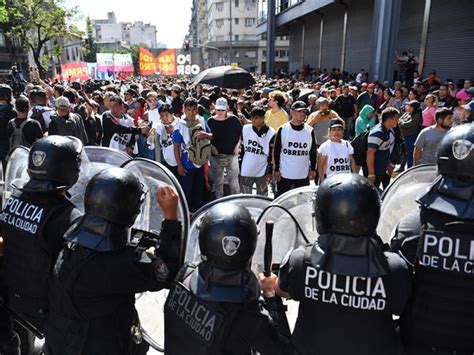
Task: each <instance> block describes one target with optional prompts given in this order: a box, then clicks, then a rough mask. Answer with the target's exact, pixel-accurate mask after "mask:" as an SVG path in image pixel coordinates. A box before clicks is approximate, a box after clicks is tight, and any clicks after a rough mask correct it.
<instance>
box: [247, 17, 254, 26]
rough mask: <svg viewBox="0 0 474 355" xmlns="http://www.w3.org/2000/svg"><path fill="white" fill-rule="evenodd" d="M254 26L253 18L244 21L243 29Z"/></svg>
mask: <svg viewBox="0 0 474 355" xmlns="http://www.w3.org/2000/svg"><path fill="white" fill-rule="evenodd" d="M253 25H255V19H254V18H246V19H245V27H252V26H253Z"/></svg>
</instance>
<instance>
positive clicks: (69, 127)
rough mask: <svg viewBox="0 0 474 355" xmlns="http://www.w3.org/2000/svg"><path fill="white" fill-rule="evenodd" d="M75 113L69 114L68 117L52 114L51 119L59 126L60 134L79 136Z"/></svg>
mask: <svg viewBox="0 0 474 355" xmlns="http://www.w3.org/2000/svg"><path fill="white" fill-rule="evenodd" d="M74 118H75V117H74V114H69V117H68V118H67V119H64V118H62V117H59V116H58V115H51V121H54V123H55V124H56V126H57V129H58V132H59V135H61V136H74V137H77V134H76V130H77V128H76V127H77V121H76V120H75V119H74Z"/></svg>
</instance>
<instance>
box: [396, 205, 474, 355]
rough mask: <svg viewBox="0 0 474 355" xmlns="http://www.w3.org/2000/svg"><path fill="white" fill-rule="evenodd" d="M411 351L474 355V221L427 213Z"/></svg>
mask: <svg viewBox="0 0 474 355" xmlns="http://www.w3.org/2000/svg"><path fill="white" fill-rule="evenodd" d="M420 219H421V224H422V235H421V239H420V243H419V245H418V253H417V259H416V263H415V297H414V299H413V303H412V305H411V309H410V312H408V315H407V316H406V317H404V319H403V323H402V324H403V327H402V331H403V335H404V338H405V340H406V342H407V344H408V346H409V347H417V348H424V349H432V348H436V349H440V350H446V351H457V352H460V351H463V352H468V353H473V352H474V322H473V319H474V221H472V220H471V221H470V222H467V221H462V220H459V219H457V218H456V217H452V216H448V215H446V214H443V213H439V212H436V211H433V210H429V209H426V208H422V209H421V213H420Z"/></svg>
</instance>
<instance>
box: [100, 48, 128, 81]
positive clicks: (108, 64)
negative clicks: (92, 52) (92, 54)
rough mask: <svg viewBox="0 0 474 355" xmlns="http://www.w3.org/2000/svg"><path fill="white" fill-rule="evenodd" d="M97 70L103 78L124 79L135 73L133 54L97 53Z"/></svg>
mask: <svg viewBox="0 0 474 355" xmlns="http://www.w3.org/2000/svg"><path fill="white" fill-rule="evenodd" d="M97 71H98V74H99V77H100V78H101V79H115V78H120V79H123V78H126V77H128V76H130V75H133V62H132V55H131V54H130V53H126V54H118V53H97Z"/></svg>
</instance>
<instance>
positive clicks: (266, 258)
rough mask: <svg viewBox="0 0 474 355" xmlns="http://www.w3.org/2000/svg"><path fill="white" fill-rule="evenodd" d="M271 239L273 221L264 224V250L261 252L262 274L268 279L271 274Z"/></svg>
mask: <svg viewBox="0 0 474 355" xmlns="http://www.w3.org/2000/svg"><path fill="white" fill-rule="evenodd" d="M272 237H273V221H267V222H266V223H265V249H264V251H263V274H264V275H265V277H269V276H270V275H271V274H272V249H273V245H272Z"/></svg>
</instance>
